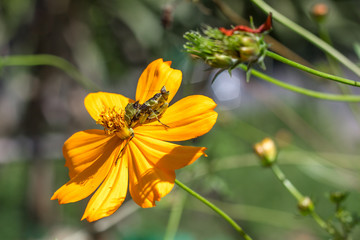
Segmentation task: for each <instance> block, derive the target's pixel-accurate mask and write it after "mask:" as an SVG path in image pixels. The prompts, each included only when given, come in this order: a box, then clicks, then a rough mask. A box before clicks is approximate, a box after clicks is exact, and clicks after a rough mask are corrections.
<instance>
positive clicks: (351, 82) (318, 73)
mask: <svg viewBox="0 0 360 240" xmlns="http://www.w3.org/2000/svg"><path fill="white" fill-rule="evenodd" d="M266 56H268V57H271V58H273V59H275V60H278V61H280V62H283V63H285V64H288V65H290V66H292V67H296V68H298V69H300V70H303V71H305V72H308V73H311V74H314V75H316V76H319V77H322V78H326V79H329V80H333V81H336V82H340V83H344V84H347V85H351V86H356V87H360V82H358V81H354V80H350V79H346V78H342V77H338V76H334V75H331V74H328V73H324V72H321V71H318V70H315V69H312V68H309V67H306V66H304V65H302V64H300V63H297V62H294V61H291V60H289V59H287V58H284V57H282V56H280V55H278V54H276V53H274V52H270V51H266Z"/></svg>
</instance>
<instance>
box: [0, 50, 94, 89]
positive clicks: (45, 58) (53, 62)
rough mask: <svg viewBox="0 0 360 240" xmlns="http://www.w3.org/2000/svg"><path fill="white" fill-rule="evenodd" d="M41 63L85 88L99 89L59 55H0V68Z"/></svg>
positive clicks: (39, 64)
mask: <svg viewBox="0 0 360 240" xmlns="http://www.w3.org/2000/svg"><path fill="white" fill-rule="evenodd" d="M41 65H47V66H52V67H56V68H59V69H61V70H63V71H64V72H66V73H67V74H68V75H69V76H70V77H72V78H73V79H74V80H75V81H77V82H78V83H79V84H80V85H82V86H83V87H84V88H86V89H87V90H90V91H96V90H99V88H98V87H97V86H96V85H95V84H94V83H93V82H92V81H91V80H90V79H88V78H87V77H85V76H84V75H82V74H81V73H80V72H79V71H78V70H77V69H76V68H75V67H74V66H73V65H72V64H71V63H69V62H68V61H66V60H65V59H63V58H61V57H58V56H54V55H50V54H38V55H18V56H6V57H0V69H1V68H2V67H4V66H41Z"/></svg>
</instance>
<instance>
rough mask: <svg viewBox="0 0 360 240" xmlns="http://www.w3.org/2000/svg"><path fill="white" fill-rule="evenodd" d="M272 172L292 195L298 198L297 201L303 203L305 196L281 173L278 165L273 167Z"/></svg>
mask: <svg viewBox="0 0 360 240" xmlns="http://www.w3.org/2000/svg"><path fill="white" fill-rule="evenodd" d="M271 170H272V171H273V172H274V174H275V176H276V177H277V178H278V179H279V180H280V182H281V183H282V184H283V185H284V187H285V188H286V189H287V190H288V191H289V192H290V193H291V195H293V196H294V198H296V200H298V201H301V200H302V199H303V198H304V196H303V195H302V194H301V193H300V192H299V190H297V188H296V187H295V186H294V185H293V184H292V183H291V182H290V181H289V180H288V179H287V178H286V176H285V174H284V173H283V172H282V171H281V169H280V168H279V166H278V165H277V164H273V165H272V166H271Z"/></svg>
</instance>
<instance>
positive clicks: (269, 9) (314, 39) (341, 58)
mask: <svg viewBox="0 0 360 240" xmlns="http://www.w3.org/2000/svg"><path fill="white" fill-rule="evenodd" d="M251 1H252V2H253V3H254V4H256V5H257V6H258V7H259V8H261V9H262V10H263V11H264V12H266V13H269V12H271V13H272V15H273V18H274V19H275V20H277V21H279V22H280V23H282V24H283V25H285V26H287V27H288V28H290V29H291V30H293V31H294V32H296V33H298V34H299V35H301V36H303V37H304V38H305V39H307V40H308V41H310V42H311V43H313V44H314V45H315V46H317V47H319V48H320V49H322V50H323V51H324V52H327V53H328V54H329V55H331V56H333V57H334V58H335V59H337V60H338V61H339V62H341V63H342V64H343V65H344V66H345V67H347V68H349V69H350V70H351V71H353V72H354V73H355V74H356V75H358V76H359V77H360V68H359V67H358V66H357V65H356V64H354V63H353V62H352V61H350V60H349V59H348V58H347V57H345V56H344V55H343V54H342V53H340V52H339V51H338V50H336V49H335V48H333V47H332V46H330V45H329V44H327V43H326V42H325V41H323V40H321V39H320V38H318V37H317V36H315V35H314V34H312V33H311V32H309V31H308V30H306V29H305V28H303V27H301V26H299V25H297V24H296V23H294V22H293V21H291V20H290V19H288V18H287V17H285V16H284V15H282V14H280V13H279V12H277V11H276V10H275V9H273V8H272V7H270V6H269V5H268V4H266V3H265V2H264V1H262V0H251Z"/></svg>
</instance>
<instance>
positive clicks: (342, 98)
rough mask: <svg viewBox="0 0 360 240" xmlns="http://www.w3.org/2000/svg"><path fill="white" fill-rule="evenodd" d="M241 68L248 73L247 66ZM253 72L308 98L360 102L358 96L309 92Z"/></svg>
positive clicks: (254, 73)
mask: <svg viewBox="0 0 360 240" xmlns="http://www.w3.org/2000/svg"><path fill="white" fill-rule="evenodd" d="M239 67H240V68H242V69H243V70H245V71H247V67H246V66H245V65H239ZM249 71H251V74H252V75H254V76H256V77H259V78H261V79H263V80H265V81H267V82H270V83H273V84H275V85H277V86H279V87H282V88H285V89H287V90H290V91H293V92H297V93H301V94H304V95H306V96H310V97H314V98H320V99H324V100H331V101H342V102H360V96H358V95H337V94H329V93H321V92H317V91H313V90H309V89H306V88H301V87H297V86H294V85H291V84H287V83H284V82H281V81H279V80H277V79H275V78H273V77H270V76H268V75H266V74H264V73H261V72H259V71H256V70H254V69H251V70H249Z"/></svg>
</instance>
